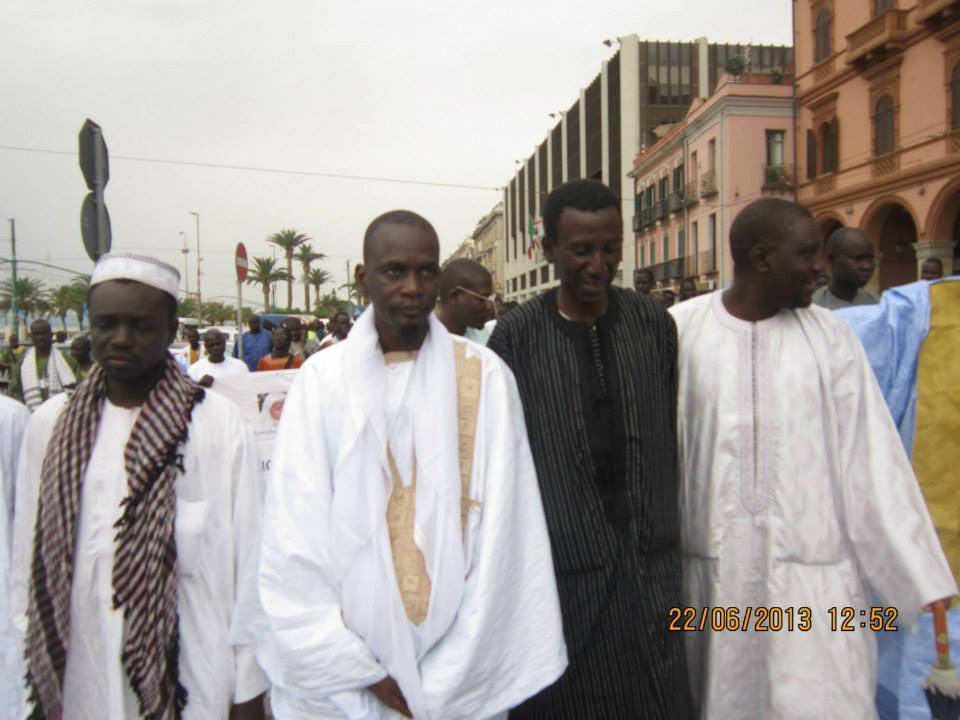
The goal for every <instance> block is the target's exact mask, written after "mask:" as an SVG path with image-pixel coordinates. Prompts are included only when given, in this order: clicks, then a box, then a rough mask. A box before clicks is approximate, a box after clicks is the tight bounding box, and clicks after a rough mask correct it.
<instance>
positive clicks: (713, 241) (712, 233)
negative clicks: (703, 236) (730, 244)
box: [707, 213, 717, 255]
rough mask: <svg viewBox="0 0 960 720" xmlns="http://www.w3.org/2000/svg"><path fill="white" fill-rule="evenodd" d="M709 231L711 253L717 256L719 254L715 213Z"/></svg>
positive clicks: (708, 227)
mask: <svg viewBox="0 0 960 720" xmlns="http://www.w3.org/2000/svg"><path fill="white" fill-rule="evenodd" d="M708 220H709V222H708V225H707V230H708V232H709V237H708V239H709V241H710V252H711V253H714V255H716V252H717V214H716V213H713V214H712V215H711V216H710V217H709V218H708Z"/></svg>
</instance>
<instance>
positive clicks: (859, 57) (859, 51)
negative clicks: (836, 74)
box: [847, 8, 909, 66]
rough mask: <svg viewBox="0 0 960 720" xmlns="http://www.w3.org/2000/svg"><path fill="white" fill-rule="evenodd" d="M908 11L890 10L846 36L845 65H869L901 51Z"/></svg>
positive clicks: (904, 39)
mask: <svg viewBox="0 0 960 720" xmlns="http://www.w3.org/2000/svg"><path fill="white" fill-rule="evenodd" d="M908 14H909V10H897V9H896V8H891V9H890V10H887V11H885V12H882V13H880V14H879V15H877V16H876V17H875V18H873V19H872V20H871V21H870V22H868V23H867V24H866V25H863V26H862V27H860V28H859V29H858V30H855V31H854V32H852V33H850V34H849V35H847V63H848V64H850V65H860V66H863V65H869V64H870V63H872V62H875V61H877V60H882V59H883V58H884V57H886V56H887V55H889V54H891V53H895V52H899V51H900V50H902V49H903V46H904V42H905V41H906V37H907V15H908Z"/></svg>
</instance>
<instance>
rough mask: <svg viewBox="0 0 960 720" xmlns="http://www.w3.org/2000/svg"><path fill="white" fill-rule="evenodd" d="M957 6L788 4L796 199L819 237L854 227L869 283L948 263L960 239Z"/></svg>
mask: <svg viewBox="0 0 960 720" xmlns="http://www.w3.org/2000/svg"><path fill="white" fill-rule="evenodd" d="M958 8H960V3H958V2H956V0H953V1H948V0H843V1H842V2H841V1H840V0H794V3H793V14H794V31H795V45H796V51H797V53H796V69H797V100H798V105H799V114H798V140H799V144H800V148H801V150H800V153H799V157H800V160H801V161H802V163H803V165H802V168H801V172H800V184H799V188H798V198H799V200H800V202H802V203H803V204H804V205H806V206H807V207H809V208H810V210H811V211H812V212H813V213H814V216H815V217H816V219H817V221H818V222H819V223H820V227H821V230H822V231H823V234H824V237H826V236H827V235H828V234H829V233H830V232H831V231H832V230H833V229H835V228H838V227H841V226H843V227H856V228H860V229H862V230H863V231H864V232H866V234H867V235H868V236H869V237H870V239H871V240H872V241H873V242H874V244H875V245H876V248H877V251H878V256H879V262H878V272H877V273H875V274H874V279H873V281H872V282H871V286H870V287H871V289H873V290H883V289H885V288H888V287H890V286H892V285H899V284H902V283H906V282H910V281H912V280H915V279H916V278H917V277H918V266H919V264H920V263H922V261H923V260H924V259H925V258H928V257H939V258H940V259H941V260H942V261H943V263H944V266H945V268H947V269H948V270H949V268H950V267H951V265H952V264H954V263H955V262H956V258H957V255H958V248H960V245H958V242H960V223H958V217H960V13H958Z"/></svg>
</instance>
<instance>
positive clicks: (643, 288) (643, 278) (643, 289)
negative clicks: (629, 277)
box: [636, 272, 654, 295]
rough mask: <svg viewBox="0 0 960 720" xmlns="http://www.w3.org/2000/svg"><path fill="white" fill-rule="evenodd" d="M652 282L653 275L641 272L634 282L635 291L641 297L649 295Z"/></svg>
mask: <svg viewBox="0 0 960 720" xmlns="http://www.w3.org/2000/svg"><path fill="white" fill-rule="evenodd" d="M653 286H654V280H653V274H652V273H648V272H642V273H638V274H637V281H636V290H637V292H638V293H640V294H641V295H649V294H650V291H651V290H653Z"/></svg>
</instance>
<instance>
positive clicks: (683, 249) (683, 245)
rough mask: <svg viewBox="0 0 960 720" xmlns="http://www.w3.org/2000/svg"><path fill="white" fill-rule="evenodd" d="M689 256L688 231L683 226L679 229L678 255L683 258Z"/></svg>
mask: <svg viewBox="0 0 960 720" xmlns="http://www.w3.org/2000/svg"><path fill="white" fill-rule="evenodd" d="M686 256H687V233H686V231H685V230H684V229H683V228H680V229H679V230H677V257H678V258H680V259H683V258H685V257H686Z"/></svg>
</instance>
